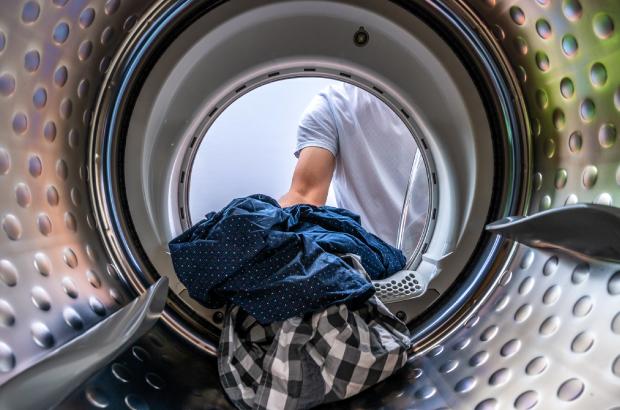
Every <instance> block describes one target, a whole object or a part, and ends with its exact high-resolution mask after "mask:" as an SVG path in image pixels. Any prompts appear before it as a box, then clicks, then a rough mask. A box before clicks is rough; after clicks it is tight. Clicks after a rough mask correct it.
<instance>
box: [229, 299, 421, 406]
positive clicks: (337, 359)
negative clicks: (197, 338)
mask: <svg viewBox="0 0 620 410" xmlns="http://www.w3.org/2000/svg"><path fill="white" fill-rule="evenodd" d="M409 347H410V335H409V331H408V329H407V327H406V326H405V324H404V323H402V322H401V321H400V320H398V319H397V318H396V317H395V316H394V315H393V314H392V313H390V311H389V310H388V309H387V308H386V307H385V305H383V303H382V302H381V301H380V300H379V299H378V298H377V297H376V296H373V297H371V298H370V299H369V300H368V301H367V302H366V304H365V305H364V307H362V308H361V309H358V310H355V311H353V310H350V309H349V308H347V306H346V305H344V304H340V305H333V306H329V307H328V308H326V309H325V310H324V311H321V312H318V313H314V314H310V315H307V316H306V317H304V318H301V317H293V318H290V319H287V320H285V321H282V322H276V323H273V324H271V325H269V326H261V325H260V324H259V323H258V322H257V321H256V320H255V319H254V318H252V317H251V316H249V315H248V314H246V313H244V312H243V311H242V310H241V309H239V307H238V306H232V307H229V308H228V309H227V311H226V316H225V321H224V329H223V331H222V335H221V337H220V342H219V356H218V368H219V373H220V380H221V382H222V385H223V387H224V390H225V391H226V393H227V395H228V397H229V398H230V399H231V400H232V402H233V403H234V404H235V406H236V407H237V408H239V409H266V410H274V409H307V408H311V407H314V406H317V405H319V404H322V403H328V402H332V401H336V400H341V399H345V398H347V397H351V396H353V395H355V394H357V393H359V392H361V391H362V390H364V389H366V388H368V387H370V386H372V385H374V384H376V383H378V382H380V381H381V380H383V379H385V378H386V377H388V376H389V375H391V374H392V373H394V372H395V371H396V370H398V369H400V368H401V367H402V366H404V365H405V363H406V361H407V349H408V348H409Z"/></svg>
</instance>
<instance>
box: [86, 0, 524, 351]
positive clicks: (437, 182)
mask: <svg viewBox="0 0 620 410" xmlns="http://www.w3.org/2000/svg"><path fill="white" fill-rule="evenodd" d="M507 67H508V65H507V64H506V62H505V61H504V59H503V57H502V54H501V53H499V51H498V48H497V47H496V44H495V42H494V40H493V39H492V38H491V36H490V35H489V33H488V32H487V30H486V29H485V28H484V27H482V26H481V25H480V24H479V22H478V20H477V19H476V18H475V17H474V15H473V13H471V11H470V10H468V9H467V8H466V7H465V6H464V5H462V4H460V3H458V2H456V3H450V6H449V7H448V6H447V5H445V4H444V3H443V2H440V1H437V2H385V3H384V2H381V3H380V4H377V2H374V1H355V2H354V1H288V2H280V1H266V2H260V4H257V3H256V2H251V1H241V0H239V1H228V2H213V1H188V2H176V3H174V4H169V3H168V2H165V1H161V2H158V3H157V4H156V5H155V6H154V7H153V8H152V9H151V11H150V12H149V13H147V15H145V16H144V18H143V19H142V20H140V21H139V22H138V23H137V24H136V26H135V28H134V31H133V32H132V33H131V35H130V36H129V37H128V39H127V40H126V42H125V43H124V45H123V47H122V49H121V50H120V51H119V53H118V55H117V56H116V58H115V59H114V61H113V63H112V64H111V66H110V69H109V71H108V75H107V78H106V83H105V84H104V87H103V88H102V91H101V94H100V98H99V101H98V104H97V107H96V112H95V116H94V121H93V129H92V139H91V147H90V167H89V171H90V177H91V182H92V190H91V195H92V200H93V202H94V204H95V211H96V217H97V219H98V221H99V223H100V226H101V228H102V229H101V232H102V235H103V238H104V242H105V244H106V246H107V250H108V252H109V253H110V256H111V258H113V259H114V260H115V262H116V264H117V266H118V268H119V272H121V275H122V276H123V278H124V279H125V280H126V283H127V285H128V286H129V287H130V288H132V289H134V290H135V291H136V292H141V291H143V290H144V288H145V287H146V286H148V284H149V283H152V282H153V281H154V280H156V279H157V278H158V277H159V276H162V275H165V276H168V277H169V278H170V279H171V293H170V298H169V303H168V307H167V309H166V311H165V314H164V320H165V322H166V323H167V324H168V325H169V326H170V327H171V328H172V329H174V330H175V331H176V332H177V333H179V334H180V335H182V336H183V337H185V338H186V339H187V340H189V341H190V342H192V343H194V344H196V345H197V346H199V347H201V348H203V349H205V350H207V351H209V352H214V350H215V344H214V340H215V338H216V337H217V334H218V329H217V326H218V324H219V323H218V322H219V321H220V320H221V313H219V312H216V311H212V310H208V309H205V308H204V307H202V306H201V305H200V304H199V303H197V302H195V301H193V300H192V299H191V298H189V297H188V296H187V292H186V290H185V289H184V287H183V286H182V284H181V283H180V282H179V281H178V280H177V279H176V275H175V273H174V271H173V269H172V264H171V260H170V256H169V254H168V253H167V243H168V241H169V240H170V239H171V238H173V237H175V236H176V235H178V234H179V233H181V232H182V231H183V229H185V228H187V227H188V226H190V224H191V223H192V221H193V222H196V221H197V220H195V215H194V213H195V212H193V211H192V210H191V209H192V205H191V203H190V202H191V201H190V199H191V197H192V194H191V190H192V183H191V181H192V179H194V180H195V179H196V176H195V172H196V170H192V166H196V164H197V162H196V158H200V156H201V154H200V149H201V148H200V147H206V148H205V149H206V150H208V147H209V144H210V140H209V138H208V135H209V130H215V129H216V128H215V127H216V124H217V121H218V118H224V116H225V115H226V111H227V107H230V108H228V110H233V109H234V106H235V104H236V103H237V102H240V101H242V100H243V98H244V97H243V96H244V95H245V96H246V98H250V97H251V95H252V93H253V92H260V90H261V88H263V89H266V88H265V87H269V84H271V86H272V87H273V86H277V84H285V83H286V82H293V81H302V80H305V81H309V79H308V77H320V78H321V81H338V82H344V83H346V84H349V85H351V86H354V87H359V88H360V89H362V90H364V91H365V92H367V93H370V94H371V95H372V96H374V97H373V98H377V99H379V100H380V101H381V103H383V104H386V105H387V106H388V107H389V108H390V109H391V111H392V112H393V113H395V115H396V116H397V117H398V118H399V120H400V121H402V122H403V124H405V126H406V128H407V129H409V130H410V132H411V134H412V135H413V140H414V141H415V142H416V143H417V146H418V148H419V152H420V161H421V162H422V163H423V164H424V166H425V169H426V172H424V173H423V174H424V176H425V178H423V179H424V180H425V181H426V184H427V185H428V189H427V191H428V198H429V201H428V203H427V207H426V213H425V215H426V218H425V223H424V228H423V230H422V231H423V234H422V235H420V238H422V239H421V240H420V241H418V242H416V245H415V246H414V251H412V253H411V255H412V259H411V261H410V262H411V265H410V266H411V267H412V269H414V270H415V275H417V276H416V277H419V278H423V279H424V280H427V281H429V286H428V289H427V291H426V293H424V295H423V296H422V297H417V298H414V299H412V298H410V297H401V296H402V295H403V292H401V290H402V289H401V288H399V286H400V284H404V283H406V282H407V281H408V280H411V277H399V278H390V280H388V281H386V282H383V283H376V284H375V285H376V288H377V290H378V291H379V295H380V296H381V297H382V298H384V300H385V301H386V302H389V304H388V307H390V308H391V309H392V310H394V311H396V312H400V313H401V317H405V318H406V319H407V321H408V323H409V325H410V327H411V328H412V329H413V331H414V334H415V338H416V342H417V344H416V348H415V349H416V350H424V349H426V348H427V347H428V346H429V345H430V344H431V343H434V342H436V341H437V340H438V339H441V338H443V337H446V336H447V335H448V334H449V333H450V332H451V331H453V330H454V329H455V328H457V327H458V325H460V324H462V323H463V321H464V320H466V319H467V317H468V316H470V315H471V314H472V312H474V311H475V309H476V308H477V306H478V305H479V304H480V303H481V302H482V301H483V300H484V299H485V298H486V296H487V295H488V293H489V292H490V290H491V289H492V288H493V287H494V286H495V284H496V283H497V277H498V276H499V273H501V271H502V267H503V266H504V265H505V263H507V262H508V260H509V258H510V255H511V252H512V248H511V246H510V245H509V244H508V243H506V242H504V241H503V240H502V239H501V238H497V237H492V236H490V235H488V234H486V233H485V232H484V225H485V224H486V223H488V222H491V221H493V220H496V219H499V218H502V217H504V216H508V215H515V214H520V213H523V211H524V210H523V207H524V204H525V203H526V202H525V200H526V197H527V195H526V193H527V192H528V191H527V186H526V183H527V182H526V181H529V178H527V175H523V174H522V173H520V171H519V172H517V170H521V169H527V166H528V165H527V164H528V163H529V162H528V156H529V148H528V145H527V140H526V136H527V129H526V127H525V125H524V120H523V118H524V117H523V111H522V106H521V100H520V98H519V95H520V94H519V91H518V88H517V87H516V85H515V81H514V78H513V75H512V73H511V72H510V71H509V69H508V68H507ZM300 77H303V78H300ZM291 84H292V83H291ZM286 88H287V89H290V88H291V86H286ZM515 95H516V96H517V98H516V99H515V98H514V96H515ZM205 135H207V137H206V138H204V141H203V137H204V136H205ZM213 141H215V139H213ZM201 142H202V143H201ZM205 152H207V151H205ZM208 152H210V153H214V151H212V150H208ZM215 155H217V154H215ZM220 160H223V161H224V162H225V163H226V164H229V165H230V164H231V163H232V164H234V162H235V158H233V157H230V156H229V155H228V156H226V155H221V158H220ZM199 163H202V161H200V160H199ZM410 171H411V169H407V170H402V172H404V173H406V174H410V173H411V172H410ZM528 172H529V171H528ZM403 196H404V197H407V195H405V194H403ZM196 212H199V213H201V212H204V210H202V211H196ZM407 232H408V233H410V231H407Z"/></svg>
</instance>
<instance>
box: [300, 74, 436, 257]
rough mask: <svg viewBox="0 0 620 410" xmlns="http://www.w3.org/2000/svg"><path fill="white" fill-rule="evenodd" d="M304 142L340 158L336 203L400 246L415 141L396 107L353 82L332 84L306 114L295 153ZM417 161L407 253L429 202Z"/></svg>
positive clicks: (417, 232)
mask: <svg viewBox="0 0 620 410" xmlns="http://www.w3.org/2000/svg"><path fill="white" fill-rule="evenodd" d="M305 147H321V148H325V149H327V150H329V151H330V152H331V153H332V154H333V155H334V157H335V158H336V167H335V170H334V177H333V180H332V186H333V189H334V193H335V196H336V202H337V203H338V206H339V207H341V208H346V209H349V210H351V211H353V212H355V213H357V214H359V215H360V217H361V221H362V226H363V227H364V228H366V229H367V230H369V231H370V232H372V233H374V234H376V235H377V236H379V237H380V238H381V239H383V240H384V241H386V242H387V243H389V244H391V245H396V242H397V235H398V227H399V223H400V216H401V213H402V209H403V203H404V199H405V192H406V190H407V184H408V183H409V177H410V174H411V171H412V165H413V162H414V157H415V156H416V152H417V146H416V143H415V141H414V139H413V136H412V135H411V133H410V132H409V130H408V129H407V127H406V126H405V124H404V123H403V122H402V120H401V119H400V118H399V117H398V116H397V115H396V114H395V113H394V112H393V111H392V109H390V108H389V107H388V106H387V105H386V104H385V103H384V102H383V101H381V100H379V99H378V98H377V97H375V96H374V95H372V94H370V93H369V92H367V91H365V90H363V89H361V88H359V87H356V86H354V85H351V84H348V83H338V84H336V85H331V86H329V87H327V88H326V89H325V90H323V91H322V92H321V93H319V94H318V95H316V96H315V97H314V98H313V99H312V101H311V102H310V104H309V105H308V107H307V108H306V110H305V112H304V114H303V116H302V119H301V121H300V124H299V128H298V133H297V147H296V151H295V156H297V157H298V156H299V152H300V151H301V150H302V149H303V148H305ZM419 164H420V165H419V166H418V167H417V169H416V170H415V174H414V175H415V180H414V183H413V186H412V190H411V191H410V192H411V193H412V198H411V202H410V207H409V209H408V217H407V220H406V225H405V226H406V230H405V232H406V234H405V235H404V238H405V241H404V242H403V246H402V247H401V248H402V250H403V252H404V253H405V255H407V256H409V255H410V254H411V252H413V250H414V249H415V246H416V245H417V242H418V238H419V237H420V234H421V232H422V229H423V228H424V223H425V217H426V212H427V206H428V200H427V198H428V181H427V177H426V172H425V167H424V163H423V161H420V162H419Z"/></svg>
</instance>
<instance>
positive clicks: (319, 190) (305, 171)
mask: <svg viewBox="0 0 620 410" xmlns="http://www.w3.org/2000/svg"><path fill="white" fill-rule="evenodd" d="M335 164H336V159H335V158H334V154H332V153H331V152H330V151H329V150H327V149H324V148H319V147H306V148H303V149H302V150H301V152H300V154H299V160H298V161H297V165H296V166H295V171H294V172H293V180H292V182H291V187H290V189H289V191H288V192H287V193H286V194H284V195H283V196H282V198H280V200H279V201H278V202H279V203H280V206H282V207H283V208H284V207H287V206H292V205H296V204H310V205H316V206H322V205H325V201H326V200H327V193H328V192H329V185H330V183H331V180H332V175H333V173H334V167H335Z"/></svg>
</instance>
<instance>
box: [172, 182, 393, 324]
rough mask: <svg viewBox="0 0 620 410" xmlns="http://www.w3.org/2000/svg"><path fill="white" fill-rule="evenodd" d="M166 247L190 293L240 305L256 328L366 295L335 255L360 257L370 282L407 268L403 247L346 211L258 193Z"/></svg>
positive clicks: (363, 283)
mask: <svg viewBox="0 0 620 410" xmlns="http://www.w3.org/2000/svg"><path fill="white" fill-rule="evenodd" d="M168 246H169V248H170V253H171V256H172V262H173V265H174V269H175V271H176V273H177V276H178V277H179V279H180V280H181V282H183V284H185V286H186V287H187V290H188V291H189V294H190V296H192V298H194V299H196V300H198V301H199V302H201V303H202V304H204V305H205V306H207V307H209V308H219V307H222V306H223V305H224V304H225V303H228V302H230V303H232V304H235V305H239V306H240V307H241V308H242V309H243V310H244V311H246V312H247V313H249V314H250V315H252V316H253V317H254V318H256V320H258V322H259V323H261V324H262V325H265V324H269V323H272V322H276V321H281V320H285V319H288V318H290V317H293V316H303V315H305V314H307V313H314V312H318V311H321V310H324V309H325V308H326V307H328V306H330V305H333V304H340V303H345V304H347V306H349V307H351V308H353V309H355V308H356V307H359V306H361V305H362V304H363V303H364V302H365V301H366V300H367V299H368V298H370V297H371V296H372V295H373V294H374V288H373V285H372V283H371V282H370V280H369V279H368V278H367V277H366V275H365V274H364V273H362V272H359V271H358V270H355V269H353V268H352V267H351V266H349V265H348V264H347V263H345V262H344V261H343V260H342V259H341V258H340V257H339V256H337V255H339V254H347V253H353V254H356V255H359V256H360V257H361V262H362V265H363V266H364V268H365V269H366V272H367V273H368V275H370V277H371V278H372V279H383V278H385V277H386V276H389V275H391V274H393V273H395V272H397V271H399V270H401V269H403V267H404V265H405V257H404V255H403V254H402V252H400V251H399V250H398V249H395V248H393V247H391V246H390V245H388V244H386V243H385V242H383V241H382V240H381V239H379V238H378V237H376V236H375V235H373V234H371V233H369V232H367V231H365V230H364V229H363V228H362V226H361V224H360V219H359V216H357V215H356V214H354V213H352V212H351V211H348V210H346V209H341V208H334V207H330V206H322V207H316V206H312V205H294V206H291V207H287V208H281V207H280V205H279V204H278V202H277V201H276V200H274V199H273V198H271V197H269V196H266V195H260V194H257V195H252V196H249V197H245V198H238V199H235V200H233V201H232V202H230V204H228V205H227V206H226V207H225V208H224V209H222V210H221V211H219V212H211V213H209V214H207V215H206V217H205V219H203V220H202V221H200V222H199V223H197V224H196V225H194V226H193V227H192V228H190V229H189V230H187V231H185V232H184V233H183V234H181V235H180V236H178V237H177V238H175V239H173V240H172V241H170V243H169V244H168Z"/></svg>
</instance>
